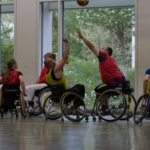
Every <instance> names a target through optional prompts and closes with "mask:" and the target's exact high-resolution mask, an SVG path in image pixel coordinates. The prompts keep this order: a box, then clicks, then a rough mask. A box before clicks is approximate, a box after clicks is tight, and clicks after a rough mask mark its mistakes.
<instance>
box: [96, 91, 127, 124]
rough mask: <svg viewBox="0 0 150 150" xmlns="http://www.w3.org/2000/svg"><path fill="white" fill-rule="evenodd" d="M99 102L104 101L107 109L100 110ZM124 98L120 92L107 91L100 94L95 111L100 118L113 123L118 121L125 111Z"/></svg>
mask: <svg viewBox="0 0 150 150" xmlns="http://www.w3.org/2000/svg"><path fill="white" fill-rule="evenodd" d="M100 101H105V103H106V104H107V109H102V106H101V104H100ZM126 107H127V104H126V98H125V96H124V95H123V94H122V92H120V91H118V90H114V89H109V90H106V91H104V92H103V93H101V94H100V95H99V96H98V98H97V104H96V110H97V113H98V115H99V117H100V118H102V119H103V120H105V121H108V122H113V121H116V120H118V119H120V118H121V117H122V116H123V115H124V113H125V111H126Z"/></svg>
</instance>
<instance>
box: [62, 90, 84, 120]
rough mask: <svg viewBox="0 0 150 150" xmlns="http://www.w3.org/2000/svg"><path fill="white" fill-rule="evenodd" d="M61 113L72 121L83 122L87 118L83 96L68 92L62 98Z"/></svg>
mask: <svg viewBox="0 0 150 150" xmlns="http://www.w3.org/2000/svg"><path fill="white" fill-rule="evenodd" d="M60 102H61V111H62V113H63V115H64V116H65V117H66V118H67V119H68V120H70V121H81V120H82V119H83V118H84V117H85V116H86V107H85V103H84V100H83V98H82V97H81V96H79V95H78V94H76V93H73V92H66V93H64V94H63V96H62V97H61V101H60Z"/></svg>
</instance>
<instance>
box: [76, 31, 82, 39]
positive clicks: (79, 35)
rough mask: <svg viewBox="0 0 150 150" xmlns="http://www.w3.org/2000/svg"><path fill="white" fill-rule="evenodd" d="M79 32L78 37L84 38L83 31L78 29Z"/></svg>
mask: <svg viewBox="0 0 150 150" xmlns="http://www.w3.org/2000/svg"><path fill="white" fill-rule="evenodd" d="M77 33H78V37H79V38H83V35H82V33H81V31H80V30H77Z"/></svg>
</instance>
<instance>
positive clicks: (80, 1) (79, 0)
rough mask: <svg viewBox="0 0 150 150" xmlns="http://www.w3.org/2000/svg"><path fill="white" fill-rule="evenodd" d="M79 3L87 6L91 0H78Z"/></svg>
mask: <svg viewBox="0 0 150 150" xmlns="http://www.w3.org/2000/svg"><path fill="white" fill-rule="evenodd" d="M77 3H78V5H80V6H86V5H87V4H88V3H89V0H77Z"/></svg>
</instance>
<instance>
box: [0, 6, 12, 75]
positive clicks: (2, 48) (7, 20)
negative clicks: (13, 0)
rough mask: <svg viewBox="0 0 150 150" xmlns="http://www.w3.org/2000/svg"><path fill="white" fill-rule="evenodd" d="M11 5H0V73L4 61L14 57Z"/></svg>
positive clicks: (3, 66) (4, 63)
mask: <svg viewBox="0 0 150 150" xmlns="http://www.w3.org/2000/svg"><path fill="white" fill-rule="evenodd" d="M12 7H13V6H9V5H7V6H4V5H3V6H0V10H1V11H0V22H1V23H0V25H1V29H0V73H2V72H3V70H4V68H5V65H6V62H7V61H8V60H9V59H10V58H14V13H13V10H12ZM4 8H7V9H4ZM4 10H7V12H6V11H4Z"/></svg>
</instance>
